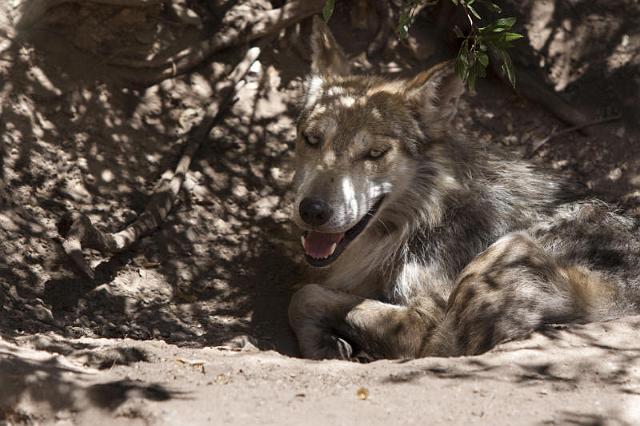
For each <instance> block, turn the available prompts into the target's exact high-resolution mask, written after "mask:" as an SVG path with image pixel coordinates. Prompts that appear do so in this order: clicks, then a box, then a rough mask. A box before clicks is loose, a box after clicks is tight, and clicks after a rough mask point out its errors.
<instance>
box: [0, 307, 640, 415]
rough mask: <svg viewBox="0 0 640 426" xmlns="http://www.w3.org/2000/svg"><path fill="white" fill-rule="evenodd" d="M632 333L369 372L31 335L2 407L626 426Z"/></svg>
mask: <svg viewBox="0 0 640 426" xmlns="http://www.w3.org/2000/svg"><path fill="white" fill-rule="evenodd" d="M639 330H640V317H632V318H628V319H625V320H618V321H614V322H609V323H601V324H590V325H587V326H574V327H570V328H563V329H549V330H546V331H545V332H543V333H536V334H534V335H533V336H531V337H530V338H529V339H528V340H525V341H521V342H511V343H507V344H503V345H501V346H499V347H497V348H495V349H494V350H493V351H491V352H489V353H487V354H484V355H482V356H476V357H464V358H447V359H436V358H427V359H420V360H413V361H378V362H375V363H371V364H357V363H352V362H345V361H323V362H318V361H307V360H301V359H296V358H291V357H287V356H283V355H281V354H278V353H277V352H274V351H257V350H251V349H247V350H244V351H228V350H226V351H225V350H221V349H217V348H205V349H186V348H179V347H177V346H174V345H170V344H167V343H164V342H162V341H157V340H150V341H137V340H132V339H93V338H81V339H63V338H61V337H59V336H55V335H38V336H29V337H24V338H20V339H18V340H17V342H16V343H17V345H16V344H12V343H9V342H8V341H6V340H3V341H0V357H2V358H0V359H2V363H0V379H1V380H2V383H3V387H2V390H0V397H2V399H3V401H18V400H19V401H20V404H16V405H15V407H16V408H15V410H14V411H12V412H8V413H5V415H6V416H7V418H8V420H9V423H11V422H13V421H16V422H20V419H24V418H28V419H30V420H32V421H34V422H39V421H40V420H44V423H56V424H75V423H80V424H96V423H97V422H98V421H99V419H101V418H109V421H110V422H111V424H137V423H140V424H145V423H152V424H169V425H174V424H192V425H199V424H228V425H236V424H238V425H243V424H274V425H284V424H300V423H302V424H313V425H316V424H317V425H325V424H344V425H352V424H354V425H355V424H363V423H366V424H371V425H386V424H425V423H428V424H474V423H476V424H491V425H514V424H579V425H594V424H606V425H620V424H638V423H639V422H640V346H638V339H637V337H638V332H639ZM34 413H36V414H34Z"/></svg>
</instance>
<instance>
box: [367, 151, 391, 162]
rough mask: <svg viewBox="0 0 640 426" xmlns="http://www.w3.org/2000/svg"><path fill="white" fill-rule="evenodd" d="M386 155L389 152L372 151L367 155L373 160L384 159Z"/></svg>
mask: <svg viewBox="0 0 640 426" xmlns="http://www.w3.org/2000/svg"><path fill="white" fill-rule="evenodd" d="M386 153H387V150H382V149H372V150H371V151H369V154H367V157H369V158H371V159H372V160H377V159H378V158H380V157H382V156H383V155H384V154H386Z"/></svg>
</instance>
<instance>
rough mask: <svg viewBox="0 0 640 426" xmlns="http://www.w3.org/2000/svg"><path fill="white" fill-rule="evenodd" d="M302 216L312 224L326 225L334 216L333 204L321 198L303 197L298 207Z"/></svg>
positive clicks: (307, 222) (306, 221)
mask: <svg viewBox="0 0 640 426" xmlns="http://www.w3.org/2000/svg"><path fill="white" fill-rule="evenodd" d="M298 211H299V212H300V217H301V218H302V220H304V222H305V223H306V224H308V225H311V226H320V225H324V224H325V223H327V222H328V221H329V219H331V216H333V209H332V208H331V206H330V205H329V204H327V203H325V202H324V201H322V200H321V199H319V198H315V197H306V198H303V199H302V201H301V202H300V206H299V207H298Z"/></svg>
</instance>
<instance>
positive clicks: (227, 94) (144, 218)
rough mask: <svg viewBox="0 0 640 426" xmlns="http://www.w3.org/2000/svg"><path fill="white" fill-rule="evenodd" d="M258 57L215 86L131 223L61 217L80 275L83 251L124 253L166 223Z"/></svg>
mask: <svg viewBox="0 0 640 426" xmlns="http://www.w3.org/2000/svg"><path fill="white" fill-rule="evenodd" d="M258 55H260V49H259V48H257V47H254V48H252V49H249V50H248V51H247V53H246V55H245V56H244V58H243V59H242V60H241V61H240V62H239V63H238V64H237V65H236V67H235V68H234V70H233V71H232V72H231V73H230V74H229V75H228V76H227V78H225V79H224V80H222V81H221V82H220V83H218V84H217V85H216V93H217V94H218V96H217V99H216V100H215V101H213V102H212V103H211V104H210V105H209V106H208V107H207V109H206V111H205V114H204V116H203V118H202V119H201V121H200V122H199V123H198V124H197V125H196V126H194V127H193V128H192V130H191V131H189V132H188V134H187V135H186V139H187V141H188V142H187V145H186V147H185V149H184V153H183V154H182V157H181V158H180V161H179V162H178V165H177V166H176V168H175V170H173V171H171V170H169V171H167V172H165V173H164V175H163V176H162V179H161V181H160V182H159V184H158V185H157V187H156V190H155V191H154V193H153V195H152V196H151V198H150V200H149V203H148V204H147V206H146V208H145V209H144V211H143V212H142V214H141V215H140V216H139V217H138V218H137V219H136V220H135V221H134V222H133V223H131V224H130V225H129V226H127V227H126V228H125V229H123V230H122V231H120V232H116V233H109V232H103V231H101V230H99V229H98V228H96V227H95V226H94V225H93V224H92V223H91V220H90V219H89V218H88V217H87V216H86V215H84V214H82V213H78V212H71V213H67V214H65V215H64V216H63V217H62V219H61V221H60V226H59V230H60V235H61V236H62V238H63V243H62V246H63V248H64V251H65V252H66V253H67V254H68V255H69V257H71V259H72V260H73V262H74V263H75V264H76V265H77V266H78V267H79V268H80V270H81V271H82V272H84V273H85V274H86V275H88V276H89V277H91V278H94V272H93V269H92V268H91V267H90V266H89V264H88V263H87V261H86V260H85V258H84V256H83V254H82V249H83V248H91V249H95V250H98V251H99V252H101V253H117V252H121V251H124V250H126V249H127V248H129V247H131V245H132V244H133V243H135V242H136V241H137V240H139V239H140V238H141V237H143V236H145V235H148V234H150V233H151V232H153V231H154V230H156V229H157V228H158V227H159V226H160V224H161V223H162V222H163V221H164V220H165V218H166V217H167V215H168V214H169V212H170V211H171V209H172V208H173V205H174V204H175V201H176V198H177V196H178V192H179V191H180V188H181V187H182V183H183V182H184V178H185V175H186V173H187V171H188V170H189V166H190V165H191V159H192V158H193V155H194V154H195V153H196V151H197V150H198V148H199V147H200V145H201V144H202V141H204V140H205V139H207V137H208V135H209V133H210V132H211V128H212V127H213V125H214V123H215V122H216V120H217V118H218V116H219V115H220V113H221V112H222V111H223V110H225V109H226V107H227V106H228V105H229V104H230V103H231V101H232V99H233V96H234V94H235V88H236V86H237V85H238V83H239V82H240V81H241V80H242V79H243V78H244V76H245V75H246V74H247V72H248V71H249V68H250V66H251V64H252V63H253V62H254V61H255V60H256V59H257V58H258Z"/></svg>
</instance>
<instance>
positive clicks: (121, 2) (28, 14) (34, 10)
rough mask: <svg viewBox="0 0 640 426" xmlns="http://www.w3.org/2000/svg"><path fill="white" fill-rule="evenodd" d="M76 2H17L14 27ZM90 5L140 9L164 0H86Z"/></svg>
mask: <svg viewBox="0 0 640 426" xmlns="http://www.w3.org/2000/svg"><path fill="white" fill-rule="evenodd" d="M74 1H77V0H18V1H17V2H15V3H14V5H13V9H14V10H13V14H14V17H13V20H14V22H15V23H16V27H20V28H25V27H29V26H31V25H33V24H35V23H36V22H37V21H38V20H39V19H40V18H42V16H43V15H44V14H45V13H46V12H47V11H48V10H49V9H51V8H53V7H55V6H59V5H61V4H64V3H71V2H74ZM88 1H89V2H90V3H98V4H106V5H113V6H127V7H140V6H151V5H154V4H159V3H162V2H163V1H164V0H88Z"/></svg>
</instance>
